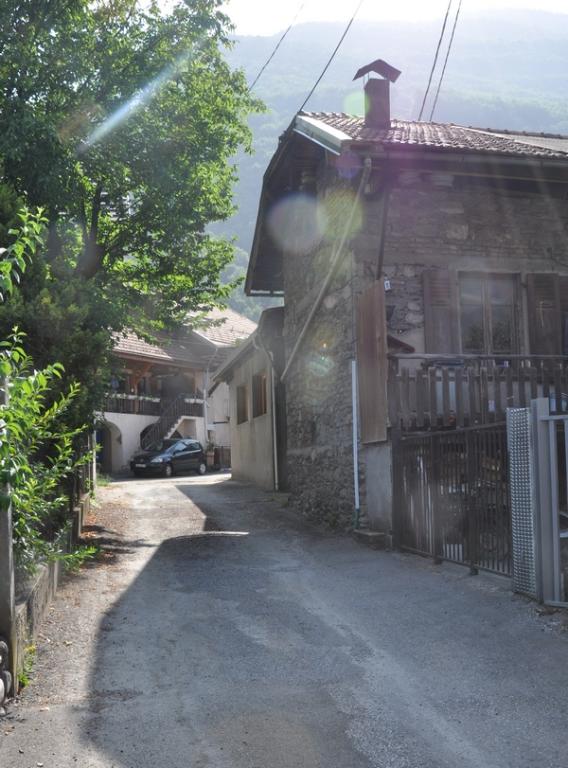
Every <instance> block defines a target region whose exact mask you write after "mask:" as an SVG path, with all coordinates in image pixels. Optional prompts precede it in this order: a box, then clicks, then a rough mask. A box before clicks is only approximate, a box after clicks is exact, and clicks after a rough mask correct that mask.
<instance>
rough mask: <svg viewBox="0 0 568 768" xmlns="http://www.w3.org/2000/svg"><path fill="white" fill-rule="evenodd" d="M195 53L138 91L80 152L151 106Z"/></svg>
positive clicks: (114, 113)
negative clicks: (148, 105) (143, 108)
mask: <svg viewBox="0 0 568 768" xmlns="http://www.w3.org/2000/svg"><path fill="white" fill-rule="evenodd" d="M194 54H195V51H193V50H192V51H188V52H186V53H184V54H182V55H181V56H179V57H178V58H177V59H176V60H175V61H174V62H172V64H169V65H168V66H167V67H165V68H164V69H163V70H162V71H161V72H160V74H159V75H158V76H157V77H155V78H154V79H153V80H151V81H150V82H149V83H148V84H147V85H146V86H144V88H142V89H141V90H140V91H137V92H136V93H135V94H134V95H133V96H132V97H131V98H130V99H129V100H128V101H127V102H125V103H124V104H123V105H122V106H121V107H119V108H118V109H117V110H116V111H115V112H113V113H112V114H111V115H109V117H107V119H106V120H104V121H103V122H102V123H101V124H100V125H98V126H97V127H96V128H95V129H94V130H93V131H92V132H91V134H90V135H89V136H88V137H87V138H86V139H85V141H84V142H83V144H82V146H81V148H80V152H87V151H88V150H89V149H90V147H92V146H93V145H94V144H97V143H98V142H99V141H101V140H102V139H104V138H105V137H106V136H108V135H109V134H110V133H111V132H112V131H114V130H115V129H116V128H118V126H119V125H121V124H122V123H124V122H125V121H126V120H128V118H130V117H132V116H133V115H134V114H136V112H138V111H139V110H140V109H142V107H145V106H146V105H147V104H149V103H150V102H151V101H152V99H154V98H155V97H156V96H157V95H158V93H159V91H160V90H161V89H162V88H163V87H164V86H165V85H166V84H167V83H168V82H170V81H171V80H173V79H174V78H175V77H177V76H178V75H179V74H180V73H181V72H182V70H183V68H184V67H185V65H186V64H187V63H188V61H189V60H190V59H191V58H192V57H193V56H194Z"/></svg>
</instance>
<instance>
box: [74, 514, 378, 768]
mask: <svg viewBox="0 0 568 768" xmlns="http://www.w3.org/2000/svg"><path fill="white" fill-rule="evenodd" d="M254 538H255V537H254V536H250V535H248V532H247V531H242V530H226V529H223V530H219V526H218V524H217V523H216V521H215V520H213V519H212V518H211V517H210V516H208V517H207V518H206V520H205V521H204V528H203V530H202V531H201V532H198V533H196V534H195V535H190V536H178V537H173V538H169V539H167V540H165V541H163V543H161V544H160V546H159V547H158V548H157V549H156V552H155V553H154V555H153V556H152V557H151V559H150V560H149V561H148V562H147V564H146V565H145V567H144V568H143V570H142V571H141V572H140V573H139V574H138V575H137V577H136V578H135V579H134V581H133V582H132V583H131V585H130V586H129V587H128V589H127V590H126V591H125V592H124V593H123V594H122V595H121V596H120V598H119V599H118V600H117V602H116V603H115V604H114V605H113V607H112V609H111V610H109V611H108V612H107V613H106V614H105V615H104V616H103V618H102V620H101V622H100V625H99V629H98V637H97V643H96V649H97V650H96V656H95V658H94V659H93V666H92V673H91V680H90V686H91V691H92V699H91V704H90V716H89V718H88V719H87V722H86V727H85V729H84V733H83V738H84V740H85V742H86V743H88V745H89V746H90V747H93V746H95V747H96V749H97V751H98V752H100V754H101V755H102V756H104V765H105V766H111V765H113V766H117V767H118V766H124V767H125V768H126V767H128V768H146V767H148V768H150V766H152V768H156V766H164V768H166V767H167V768H190V767H191V768H204V767H205V766H208V767H209V768H240V767H241V766H242V767H243V768H244V767H245V766H246V767H247V768H268V767H269V766H270V768H285V767H286V768H292V766H293V767H294V768H302V767H304V766H305V767H306V768H307V767H309V768H320V766H321V768H324V766H325V768H330V767H333V766H350V768H368V766H369V765H370V763H369V762H368V761H367V760H366V759H365V758H363V757H362V756H361V755H360V754H359V753H358V752H357V751H355V750H354V749H353V745H352V743H351V742H350V740H349V738H348V737H347V735H346V731H347V729H348V726H349V722H350V717H348V716H347V715H345V714H344V713H342V712H341V711H339V710H338V708H337V705H336V703H335V702H334V700H333V699H332V697H331V696H330V694H329V693H328V690H327V687H328V686H329V685H337V684H338V683H339V678H343V677H345V676H347V677H348V678H349V679H350V681H353V680H356V679H357V676H358V675H360V674H361V670H360V668H359V667H358V666H357V665H354V664H353V662H352V660H351V656H352V653H353V651H354V649H353V648H352V647H350V646H349V644H347V645H346V640H345V637H344V636H343V635H341V634H339V633H337V632H335V631H333V630H330V628H329V626H327V625H326V624H325V623H324V622H323V621H322V620H321V619H320V618H318V617H317V616H315V615H314V614H313V613H312V612H310V611H308V610H307V609H305V608H303V607H302V605H301V602H299V601H298V600H297V599H296V594H295V589H294V588H291V585H290V584H288V583H287V582H286V583H284V584H281V583H280V579H281V577H280V576H279V575H278V577H277V578H275V576H274V574H273V573H272V571H273V569H276V571H278V570H279V569H280V566H281V565H282V563H280V562H279V561H277V559H276V558H275V554H274V553H273V552H271V551H270V550H268V551H263V550H260V549H259V548H258V545H257V544H255V541H254ZM284 570H286V568H284ZM288 570H293V568H288ZM357 650H358V651H359V652H360V649H357Z"/></svg>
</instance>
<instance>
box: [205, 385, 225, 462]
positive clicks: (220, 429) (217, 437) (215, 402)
mask: <svg viewBox="0 0 568 768" xmlns="http://www.w3.org/2000/svg"><path fill="white" fill-rule="evenodd" d="M229 400H230V393H229V385H228V384H225V382H221V384H219V385H218V386H217V387H216V388H215V391H214V392H213V394H212V395H211V397H209V398H208V400H207V420H208V424H207V428H208V430H209V431H211V432H212V437H213V442H214V443H215V445H220V446H225V447H227V448H229V447H230V446H231V422H230V418H229V417H230V407H229Z"/></svg>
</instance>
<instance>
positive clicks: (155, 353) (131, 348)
mask: <svg viewBox="0 0 568 768" xmlns="http://www.w3.org/2000/svg"><path fill="white" fill-rule="evenodd" d="M114 338H115V345H114V351H115V353H117V354H119V355H120V354H121V353H122V354H124V355H130V356H133V357H145V358H148V359H151V360H157V361H163V362H171V363H191V364H194V365H199V364H202V363H204V362H206V360H207V358H208V357H211V351H210V350H208V349H207V348H206V346H205V344H203V343H202V342H201V341H200V340H199V339H195V338H191V337H188V339H184V340H178V339H167V338H164V339H160V340H159V344H149V343H148V342H147V341H144V339H141V338H140V337H139V336H137V335H136V334H135V333H133V332H132V331H127V332H126V333H120V334H118V333H117V334H115V337H114Z"/></svg>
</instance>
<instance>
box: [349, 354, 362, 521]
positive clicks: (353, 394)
mask: <svg viewBox="0 0 568 768" xmlns="http://www.w3.org/2000/svg"><path fill="white" fill-rule="evenodd" d="M351 408H352V415H353V487H354V491H355V516H354V521H353V522H354V527H355V528H358V527H359V513H360V510H361V504H360V498H359V430H358V426H357V361H356V360H352V361H351Z"/></svg>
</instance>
